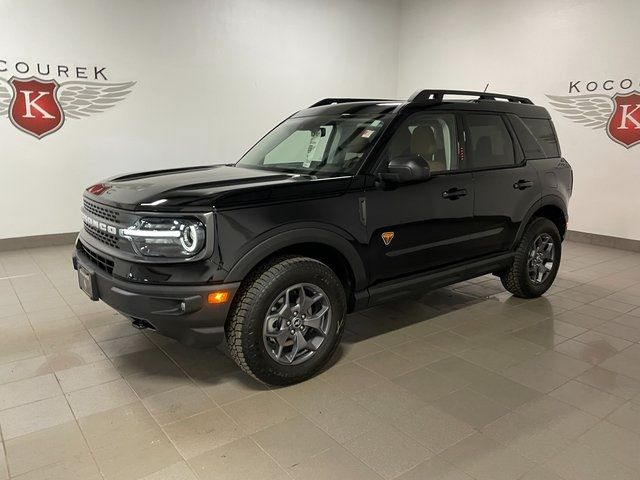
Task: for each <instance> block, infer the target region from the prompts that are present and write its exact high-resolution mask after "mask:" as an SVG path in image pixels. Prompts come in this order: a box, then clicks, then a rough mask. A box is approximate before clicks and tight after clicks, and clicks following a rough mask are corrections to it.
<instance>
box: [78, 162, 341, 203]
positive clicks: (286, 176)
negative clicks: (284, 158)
mask: <svg viewBox="0 0 640 480" xmlns="http://www.w3.org/2000/svg"><path fill="white" fill-rule="evenodd" d="M349 180H350V178H349V177H347V178H345V177H339V178H324V179H319V178H316V177H313V176H309V175H298V174H290V173H281V172H274V171H268V170H260V169H253V168H244V167H236V166H232V165H213V166H201V167H188V168H175V169H171V170H155V171H149V172H140V173H132V174H127V175H122V176H117V177H113V178H110V179H108V180H105V181H103V182H101V183H98V184H95V185H92V186H90V187H89V188H87V189H86V191H85V196H86V197H88V198H90V199H92V200H94V201H96V202H99V203H103V204H106V205H113V206H115V207H119V208H123V209H126V210H145V211H168V210H171V211H176V209H178V210H184V211H198V210H200V211H201V210H203V209H207V210H210V209H211V208H214V207H215V208H217V209H220V208H230V207H235V206H243V205H247V204H252V203H260V204H263V203H268V202H276V201H284V200H292V199H299V198H308V197H313V196H328V195H329V196H333V195H336V194H340V193H343V192H344V191H345V190H346V188H347V187H348V186H349V183H350V182H349Z"/></svg>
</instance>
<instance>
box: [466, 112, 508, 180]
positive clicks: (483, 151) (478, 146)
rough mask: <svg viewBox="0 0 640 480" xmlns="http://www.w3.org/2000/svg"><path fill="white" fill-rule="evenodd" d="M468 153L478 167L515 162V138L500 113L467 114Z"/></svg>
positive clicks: (503, 165) (473, 164) (492, 166)
mask: <svg viewBox="0 0 640 480" xmlns="http://www.w3.org/2000/svg"><path fill="white" fill-rule="evenodd" d="M465 129H466V154H467V155H468V156H469V157H470V160H471V167H472V168H474V169H476V168H479V169H484V168H494V167H506V166H511V165H514V164H515V154H514V149H513V140H511V135H510V134H509V131H508V130H507V126H506V125H505V123H504V120H503V119H502V117H501V116H500V115H492V114H469V115H465Z"/></svg>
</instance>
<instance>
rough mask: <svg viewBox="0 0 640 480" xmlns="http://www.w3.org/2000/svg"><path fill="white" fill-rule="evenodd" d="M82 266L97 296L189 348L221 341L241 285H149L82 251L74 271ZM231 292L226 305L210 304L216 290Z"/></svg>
mask: <svg viewBox="0 0 640 480" xmlns="http://www.w3.org/2000/svg"><path fill="white" fill-rule="evenodd" d="M80 266H82V267H83V269H84V270H86V271H88V272H90V273H91V275H92V277H93V279H94V288H95V290H96V296H97V297H99V299H100V300H102V301H103V302H105V303H106V304H107V305H109V306H110V307H112V308H114V309H115V310H117V311H118V312H120V313H121V314H122V315H124V316H126V317H129V318H131V319H132V320H144V321H145V322H147V323H148V324H149V325H151V327H152V328H153V329H155V330H156V331H157V332H158V333H160V334H162V335H165V336H167V337H171V338H175V339H176V340H178V341H180V342H181V343H184V344H186V345H190V346H195V347H208V346H212V345H214V344H215V343H217V342H219V341H220V334H221V333H222V332H223V329H224V324H225V322H226V319H227V314H228V313H229V307H230V305H231V301H232V299H233V297H234V295H235V293H236V291H237V290H238V288H239V286H240V283H239V282H236V283H226V284H216V285H195V286H184V285H179V286H167V285H148V284H138V283H134V282H127V281H126V280H121V279H119V278H117V277H114V276H113V275H111V274H110V273H108V272H107V271H105V270H104V269H103V268H101V267H100V265H99V264H97V263H95V262H94V261H92V260H91V259H90V258H89V256H88V255H87V254H86V253H85V252H83V251H82V250H76V251H75V252H74V254H73V268H74V269H75V270H78V268H79V267H80ZM221 290H224V291H227V292H229V297H228V300H227V301H226V302H225V303H220V304H210V303H208V302H207V297H208V295H209V294H210V293H212V292H216V291H221Z"/></svg>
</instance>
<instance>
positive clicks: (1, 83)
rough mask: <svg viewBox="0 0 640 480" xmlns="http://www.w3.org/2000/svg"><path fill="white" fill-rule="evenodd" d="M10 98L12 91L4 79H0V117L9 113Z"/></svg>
mask: <svg viewBox="0 0 640 480" xmlns="http://www.w3.org/2000/svg"><path fill="white" fill-rule="evenodd" d="M11 97H13V89H12V88H11V86H10V85H9V82H7V81H6V80H5V79H4V78H0V117H3V116H5V115H6V114H7V113H8V112H9V105H11Z"/></svg>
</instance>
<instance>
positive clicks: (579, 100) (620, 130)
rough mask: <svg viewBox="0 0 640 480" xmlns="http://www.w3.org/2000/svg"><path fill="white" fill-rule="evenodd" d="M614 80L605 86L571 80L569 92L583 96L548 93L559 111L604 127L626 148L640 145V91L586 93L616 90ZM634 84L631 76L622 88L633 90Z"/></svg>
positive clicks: (620, 85) (592, 124)
mask: <svg viewBox="0 0 640 480" xmlns="http://www.w3.org/2000/svg"><path fill="white" fill-rule="evenodd" d="M614 86H616V85H615V84H614V82H613V80H606V81H605V82H603V83H602V84H601V85H599V84H598V83H597V82H588V83H587V84H585V85H584V87H583V86H582V85H581V82H579V81H578V82H570V83H569V93H580V94H579V95H568V96H558V95H547V97H548V98H549V103H551V105H552V106H553V108H555V109H556V110H557V111H558V112H560V113H562V114H563V115H564V116H565V117H566V118H568V119H570V120H573V121H574V122H577V123H581V124H583V125H584V126H586V127H590V128H592V129H596V130H598V129H601V128H604V129H605V131H606V132H607V135H608V136H609V138H611V140H613V141H614V142H616V143H619V144H620V145H623V146H624V147H626V148H631V147H633V146H634V145H638V144H640V92H638V91H635V90H634V91H631V92H628V93H615V94H613V95H606V94H599V93H586V94H584V90H586V91H587V92H593V91H596V90H599V89H602V90H607V91H608V90H613V88H614ZM632 86H633V83H632V81H631V80H629V79H625V80H622V81H621V82H620V83H619V87H620V89H630V88H632Z"/></svg>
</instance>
